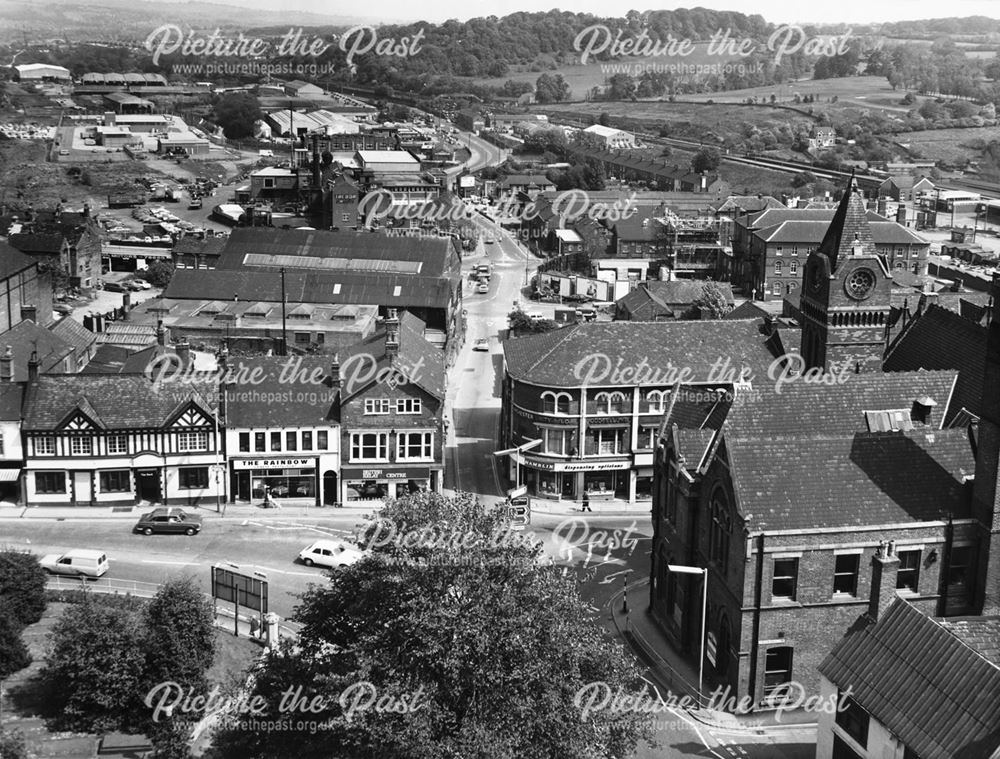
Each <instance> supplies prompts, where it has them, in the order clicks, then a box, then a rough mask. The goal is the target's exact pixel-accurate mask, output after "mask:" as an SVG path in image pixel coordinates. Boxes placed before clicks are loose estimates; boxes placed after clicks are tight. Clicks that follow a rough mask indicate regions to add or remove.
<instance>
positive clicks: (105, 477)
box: [100, 469, 131, 493]
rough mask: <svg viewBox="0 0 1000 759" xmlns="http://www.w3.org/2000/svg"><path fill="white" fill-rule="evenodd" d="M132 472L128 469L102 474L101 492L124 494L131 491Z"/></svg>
mask: <svg viewBox="0 0 1000 759" xmlns="http://www.w3.org/2000/svg"><path fill="white" fill-rule="evenodd" d="M129 475H130V472H129V470H128V469H114V470H112V471H110V472H101V474H100V481H101V492H102V493H124V492H126V491H128V490H131V480H130V476H129Z"/></svg>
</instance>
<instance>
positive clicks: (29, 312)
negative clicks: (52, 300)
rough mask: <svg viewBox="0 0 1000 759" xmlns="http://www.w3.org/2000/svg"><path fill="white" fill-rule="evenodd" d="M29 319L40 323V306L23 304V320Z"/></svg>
mask: <svg viewBox="0 0 1000 759" xmlns="http://www.w3.org/2000/svg"><path fill="white" fill-rule="evenodd" d="M25 319H29V320H30V321H33V322H35V323H36V324H37V323H38V308H37V306H21V321H24V320H25Z"/></svg>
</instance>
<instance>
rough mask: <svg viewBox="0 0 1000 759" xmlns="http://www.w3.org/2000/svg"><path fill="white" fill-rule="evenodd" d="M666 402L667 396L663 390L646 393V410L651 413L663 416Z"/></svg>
mask: <svg viewBox="0 0 1000 759" xmlns="http://www.w3.org/2000/svg"><path fill="white" fill-rule="evenodd" d="M665 400H666V395H665V393H664V392H663V391H662V390H650V391H649V392H648V393H646V404H647V405H646V410H647V411H649V412H651V413H657V414H662V413H663V402H664V401H665Z"/></svg>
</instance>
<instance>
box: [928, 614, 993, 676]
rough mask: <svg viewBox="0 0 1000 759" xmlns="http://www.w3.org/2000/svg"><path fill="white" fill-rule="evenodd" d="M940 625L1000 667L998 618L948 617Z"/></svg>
mask: <svg viewBox="0 0 1000 759" xmlns="http://www.w3.org/2000/svg"><path fill="white" fill-rule="evenodd" d="M940 622H941V624H942V625H944V627H945V628H946V629H947V630H948V631H949V632H950V633H952V634H953V635H957V636H958V637H959V638H961V639H962V641H963V642H964V643H965V645H967V646H969V647H970V648H974V649H975V650H976V651H978V652H979V653H980V654H981V655H982V656H984V657H985V658H987V659H989V660H990V661H991V662H993V663H994V664H996V665H997V666H998V667H1000V617H948V618H946V619H942V620H940Z"/></svg>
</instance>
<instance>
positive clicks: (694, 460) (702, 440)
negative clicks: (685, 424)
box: [677, 429, 715, 470]
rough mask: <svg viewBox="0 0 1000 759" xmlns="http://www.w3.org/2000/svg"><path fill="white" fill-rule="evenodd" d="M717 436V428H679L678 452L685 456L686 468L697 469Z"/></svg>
mask: <svg viewBox="0 0 1000 759" xmlns="http://www.w3.org/2000/svg"><path fill="white" fill-rule="evenodd" d="M714 438H715V430H708V429H704V430H685V429H678V430H677V449H678V453H679V454H680V455H681V456H682V457H683V458H684V468H685V469H689V470H694V469H697V468H698V467H699V466H700V465H701V463H702V461H703V460H704V458H705V455H706V454H707V453H708V447H709V446H710V445H711V444H712V440H713V439H714Z"/></svg>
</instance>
